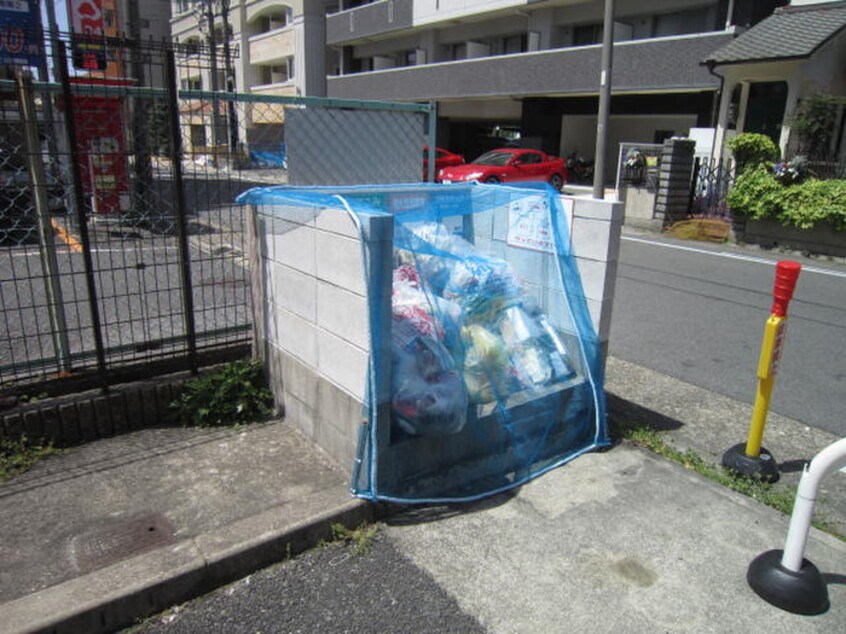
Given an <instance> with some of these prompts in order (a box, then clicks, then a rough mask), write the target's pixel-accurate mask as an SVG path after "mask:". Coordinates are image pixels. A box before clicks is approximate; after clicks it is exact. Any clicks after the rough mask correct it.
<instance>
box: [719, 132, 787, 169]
mask: <svg viewBox="0 0 846 634" xmlns="http://www.w3.org/2000/svg"><path fill="white" fill-rule="evenodd" d="M728 148H729V149H730V150H731V153H732V155H734V160H735V162H736V163H737V173H738V174H742V173H743V172H745V171H746V170H748V169H752V168H754V167H757V166H758V165H766V166H768V167H769V166H771V165H772V163H775V162H776V161H778V159H779V158H780V157H781V151H780V150H779V149H778V146H777V145H776V144H775V143H774V142H773V140H772V139H771V138H770V137H768V136H767V135H766V134H756V133H753V132H744V133H743V134H738V135H737V136H736V137H734V138H733V139H731V140H730V141H729V142H728Z"/></svg>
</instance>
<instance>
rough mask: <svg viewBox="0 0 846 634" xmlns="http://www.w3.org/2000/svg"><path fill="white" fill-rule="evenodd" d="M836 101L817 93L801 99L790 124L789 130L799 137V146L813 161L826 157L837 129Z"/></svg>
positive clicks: (833, 98)
mask: <svg viewBox="0 0 846 634" xmlns="http://www.w3.org/2000/svg"><path fill="white" fill-rule="evenodd" d="M838 112H839V104H838V99H837V98H836V97H833V96H831V95H826V94H823V93H817V94H815V95H812V96H811V97H809V98H807V99H803V100H802V103H801V105H800V106H799V109H798V110H797V112H796V115H795V116H794V117H793V120H792V121H791V122H790V127H791V129H792V130H793V131H794V132H795V133H796V134H797V135H798V136H799V146H800V150H801V151H802V152H805V153H807V154H808V156H810V157H811V158H813V159H820V158H825V157H827V156H828V153H829V148H830V146H831V141H832V137H833V136H834V134H835V130H836V129H837V114H838Z"/></svg>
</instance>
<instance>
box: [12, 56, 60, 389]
mask: <svg viewBox="0 0 846 634" xmlns="http://www.w3.org/2000/svg"><path fill="white" fill-rule="evenodd" d="M15 79H16V80H17V85H18V86H17V87H18V107H19V108H20V113H21V121H22V122H23V137H24V141H25V147H26V159H27V164H28V167H29V177H30V183H31V185H32V197H33V202H34V206H35V216H36V218H37V221H38V237H39V240H38V250H39V251H40V253H41V266H42V267H43V269H44V276H45V277H46V278H47V279H46V284H45V285H44V286H45V290H46V291H47V306H48V308H49V312H50V326H51V328H52V331H53V332H52V335H53V345H54V346H55V350H56V361H57V363H58V366H59V371H60V372H69V371H70V369H71V361H70V344H69V343H68V328H67V320H66V319H65V306H64V298H63V297H62V285H61V282H60V280H59V262H58V260H57V259H56V245H55V242H54V240H53V227H52V225H51V224H50V205H49V203H48V200H47V178H46V177H45V175H44V165H43V164H42V161H43V160H44V156H43V154H42V151H41V140H40V138H39V134H38V116H37V114H36V110H35V98H34V97H33V94H32V93H33V88H32V74H31V73H30V72H29V71H28V70H20V71H18V72H17V73H16V74H15ZM47 103H49V98H48V99H47Z"/></svg>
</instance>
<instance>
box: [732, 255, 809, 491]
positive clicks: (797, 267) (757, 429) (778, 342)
mask: <svg viewBox="0 0 846 634" xmlns="http://www.w3.org/2000/svg"><path fill="white" fill-rule="evenodd" d="M801 270H802V265H801V264H799V263H798V262H792V261H790V260H782V261H781V262H779V263H778V264H777V265H776V278H775V287H774V289H773V307H772V309H771V310H770V316H769V318H768V319H767V323H766V324H765V325H764V340H763V342H762V343H761V356H760V358H759V359H758V372H757V375H758V390H757V393H756V395H755V405H754V407H753V408H752V420H751V421H750V423H749V437H748V439H747V441H746V443H745V445H744V444H739V445H735V446H734V447H732V448H731V449H729V450H728V451H726V453H725V454H723V466H724V467H726V468H727V469H730V470H732V471H735V472H737V473H741V474H743V475H750V476H755V477H759V478H761V479H762V480H766V481H768V482H775V481H776V480H778V478H779V472H778V465H777V464H776V461H775V460H774V459H773V457H772V454H770V452H769V451H767V450H766V449H764V448H763V447H762V446H761V443H762V441H763V438H764V427H765V426H766V423H767V413H768V412H769V409H770V398H771V397H772V393H773V385H775V378H776V374H778V366H779V362H780V361H781V352H782V349H783V347H784V339H785V331H786V327H787V305H788V304H789V303H790V300H791V298H792V297H793V290H794V289H795V288H796V281H797V279H798V278H799V272H800V271H801Z"/></svg>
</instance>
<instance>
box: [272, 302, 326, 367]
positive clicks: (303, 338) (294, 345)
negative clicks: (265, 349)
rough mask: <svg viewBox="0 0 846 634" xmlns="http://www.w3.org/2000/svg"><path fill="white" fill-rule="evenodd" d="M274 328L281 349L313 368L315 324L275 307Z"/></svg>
mask: <svg viewBox="0 0 846 634" xmlns="http://www.w3.org/2000/svg"><path fill="white" fill-rule="evenodd" d="M275 312H276V329H277V333H278V337H277V340H278V343H279V347H280V348H281V349H282V350H285V351H286V352H288V353H290V354H292V355H294V356H295V357H297V358H298V359H300V360H301V361H302V362H303V363H305V364H307V365H310V366H311V367H313V368H316V367H318V363H317V359H318V356H317V326H316V325H315V324H314V322H312V321H308V320H307V319H303V318H302V317H300V316H298V315H295V314H294V313H292V312H289V311H287V310H285V309H284V308H280V307H278V306H277V307H276V311H275Z"/></svg>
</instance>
